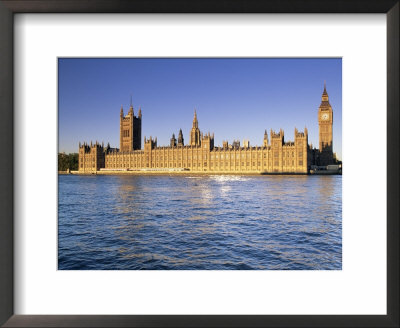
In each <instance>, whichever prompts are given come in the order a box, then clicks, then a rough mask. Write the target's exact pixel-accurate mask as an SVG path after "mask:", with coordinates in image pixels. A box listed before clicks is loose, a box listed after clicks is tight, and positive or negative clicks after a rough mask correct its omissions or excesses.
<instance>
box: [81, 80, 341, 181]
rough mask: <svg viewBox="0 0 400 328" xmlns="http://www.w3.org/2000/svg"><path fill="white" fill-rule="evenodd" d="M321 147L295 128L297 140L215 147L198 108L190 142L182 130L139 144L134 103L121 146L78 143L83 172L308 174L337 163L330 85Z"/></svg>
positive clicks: (275, 135) (276, 136) (279, 137)
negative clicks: (166, 141)
mask: <svg viewBox="0 0 400 328" xmlns="http://www.w3.org/2000/svg"><path fill="white" fill-rule="evenodd" d="M318 123H319V149H313V148H312V146H311V145H309V144H308V131H307V128H304V131H303V132H299V131H298V130H297V129H295V130H294V141H285V138H284V132H283V130H282V129H281V130H280V131H279V132H274V131H272V130H271V132H270V135H269V138H268V134H267V131H265V133H264V142H263V145H262V146H256V147H250V146H249V144H248V142H246V144H245V145H244V146H242V147H241V146H240V143H239V142H238V141H234V142H233V143H232V144H231V145H229V144H228V142H227V141H224V142H223V146H222V147H215V146H214V134H210V133H208V134H203V133H202V132H201V131H200V129H199V122H198V119H197V113H196V111H195V112H194V118H193V123H192V129H191V131H190V141H189V144H188V145H185V144H184V138H183V134H182V130H180V131H179V135H178V140H176V138H175V135H174V134H173V135H172V138H171V140H170V145H169V146H162V147H159V146H157V138H154V139H153V138H152V137H150V138H146V137H145V138H144V149H141V125H142V113H141V110H140V109H139V112H138V116H137V117H136V116H135V115H134V110H133V107H132V105H131V106H130V108H129V111H128V114H127V115H126V116H124V112H123V108H121V113H120V148H119V149H116V148H111V147H110V145H107V147H104V145H103V144H101V145H100V144H99V143H98V142H96V143H95V144H92V143H91V144H90V146H89V145H88V144H86V143H85V144H83V145H81V144H79V172H80V173H95V172H97V171H192V172H209V173H213V172H215V173H271V174H274V173H289V174H307V173H308V172H309V170H310V167H311V165H329V164H332V163H333V152H332V125H333V112H332V107H331V105H330V104H329V98H328V93H327V92H326V86H324V91H323V93H322V101H321V105H320V106H319V109H318Z"/></svg>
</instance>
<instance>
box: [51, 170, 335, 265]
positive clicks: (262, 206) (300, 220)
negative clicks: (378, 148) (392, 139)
mask: <svg viewBox="0 0 400 328" xmlns="http://www.w3.org/2000/svg"><path fill="white" fill-rule="evenodd" d="M58 182H59V184H58V201H59V205H58V269H59V270H341V268H342V176H340V175H331V176H307V175H299V176H284V175H282V176H235V175H201V176H200V175H193V176H190V175H182V176H168V175H154V176H153V175H152V176H150V175H148V176H147V175H127V176H123V175H114V176H112V175H105V176H99V175H97V176H95V175H93V176H80V175H59V177H58Z"/></svg>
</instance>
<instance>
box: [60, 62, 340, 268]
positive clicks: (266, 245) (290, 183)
mask: <svg viewBox="0 0 400 328" xmlns="http://www.w3.org/2000/svg"><path fill="white" fill-rule="evenodd" d="M57 65H58V232H57V233H58V254H57V256H58V270H341V269H342V165H343V163H342V59H341V58H58V63H57Z"/></svg>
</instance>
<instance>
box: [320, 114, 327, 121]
mask: <svg viewBox="0 0 400 328" xmlns="http://www.w3.org/2000/svg"><path fill="white" fill-rule="evenodd" d="M321 118H322V119H323V120H324V121H326V120H327V119H329V114H328V113H324V114H322V115H321Z"/></svg>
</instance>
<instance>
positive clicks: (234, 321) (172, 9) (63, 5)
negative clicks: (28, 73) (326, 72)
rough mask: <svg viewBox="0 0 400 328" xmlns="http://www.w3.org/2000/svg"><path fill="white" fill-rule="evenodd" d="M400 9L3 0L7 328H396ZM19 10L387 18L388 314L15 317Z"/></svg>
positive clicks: (1, 275) (319, 3) (0, 287)
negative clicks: (366, 15) (15, 43)
mask: <svg viewBox="0 0 400 328" xmlns="http://www.w3.org/2000/svg"><path fill="white" fill-rule="evenodd" d="M399 11H400V5H399V0H272V1H258V0H203V1H200V0H197V1H195V0H192V1H188V0H168V1H167V0H132V1H130V0H92V1H76V0H75V1H74V0H60V1H55V0H38V1H30V0H28V1H16V0H14V1H12V0H0V114H1V115H0V117H1V119H0V140H1V144H2V155H1V156H0V209H1V210H0V213H1V214H0V324H1V325H3V326H4V327H200V326H201V327H202V326H205V327H399V278H398V277H399V202H398V199H399V185H400V179H399V172H400V167H399V149H400V145H399V141H400V138H399V121H400V120H399V39H400V38H399V28H400V26H399ZM16 13H385V14H386V16H387V315H326V316H324V315H315V316H314V315H300V316H299V315H291V316H281V315H265V316H263V315H252V316H243V315H236V316H224V315H213V316H202V315H194V316H188V315H182V316H180V315H161V316H156V315H132V316H130V315H117V316H111V315H101V316H98V315H94V316H90V315H34V316H32V315H14V306H13V303H14V297H13V289H14V288H13V285H14V278H13V277H14V270H13V242H14V239H13V214H14V209H13V207H14V203H13V201H14V188H13V177H14V174H16V173H17V172H15V171H14V164H13V154H14V147H13V140H14V139H13V133H14V130H13V122H14V121H13V28H14V23H13V21H14V14H16ZM3 154H6V155H7V156H3ZM366 270H367V268H366ZM365 288H368V286H365Z"/></svg>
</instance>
